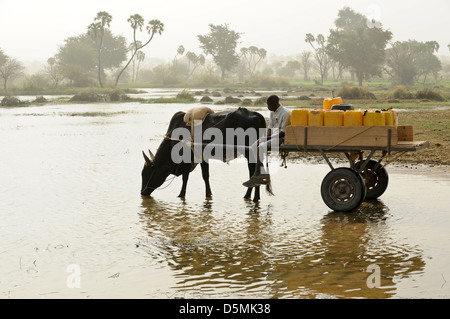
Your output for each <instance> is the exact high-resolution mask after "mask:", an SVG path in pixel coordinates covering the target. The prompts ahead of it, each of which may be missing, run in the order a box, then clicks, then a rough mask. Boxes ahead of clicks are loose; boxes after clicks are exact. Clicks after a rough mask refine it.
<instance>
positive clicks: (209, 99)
mask: <svg viewBox="0 0 450 319" xmlns="http://www.w3.org/2000/svg"><path fill="white" fill-rule="evenodd" d="M200 102H202V103H212V102H213V99H212V98H210V97H209V96H208V95H204V96H203V97H202V98H201V99H200Z"/></svg>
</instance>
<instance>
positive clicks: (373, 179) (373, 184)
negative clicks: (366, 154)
mask: <svg viewBox="0 0 450 319" xmlns="http://www.w3.org/2000/svg"><path fill="white" fill-rule="evenodd" d="M362 163H363V162H356V163H355V170H356V171H358V170H359V168H360V167H361V166H360V165H362ZM377 163H378V162H377V161H376V160H372V159H371V160H369V162H368V163H367V165H366V167H365V168H364V170H363V171H362V172H361V175H362V177H363V179H364V183H365V184H366V192H367V194H366V199H377V198H378V197H380V196H381V195H382V194H383V193H384V191H385V190H386V188H387V187H388V183H389V176H388V173H387V170H386V169H385V168H384V167H383V166H382V165H381V164H380V165H378V167H377V169H375V170H374V167H375V165H376V164H377Z"/></svg>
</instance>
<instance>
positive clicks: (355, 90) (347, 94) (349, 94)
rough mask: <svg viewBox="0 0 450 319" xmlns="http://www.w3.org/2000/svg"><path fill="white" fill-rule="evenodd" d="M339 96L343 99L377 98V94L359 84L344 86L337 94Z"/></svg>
mask: <svg viewBox="0 0 450 319" xmlns="http://www.w3.org/2000/svg"><path fill="white" fill-rule="evenodd" d="M337 95H338V96H340V97H342V98H343V99H349V100H352V99H361V100H366V99H369V100H376V99H377V98H376V96H375V94H373V93H372V92H370V91H369V90H368V89H366V88H363V87H359V86H353V87H350V86H345V87H343V88H342V89H341V90H340V91H339V92H338V94H337Z"/></svg>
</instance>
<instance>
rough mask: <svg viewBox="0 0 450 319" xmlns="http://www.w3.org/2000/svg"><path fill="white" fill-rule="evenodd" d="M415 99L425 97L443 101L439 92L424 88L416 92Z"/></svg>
mask: <svg viewBox="0 0 450 319" xmlns="http://www.w3.org/2000/svg"><path fill="white" fill-rule="evenodd" d="M416 99H427V100H432V101H445V98H444V96H443V95H442V93H441V92H439V91H436V90H433V89H429V88H425V89H422V90H419V91H417V92H416Z"/></svg>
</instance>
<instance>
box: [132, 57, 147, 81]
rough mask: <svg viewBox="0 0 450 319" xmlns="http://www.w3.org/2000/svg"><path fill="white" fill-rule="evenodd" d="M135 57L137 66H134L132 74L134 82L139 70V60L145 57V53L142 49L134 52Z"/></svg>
mask: <svg viewBox="0 0 450 319" xmlns="http://www.w3.org/2000/svg"><path fill="white" fill-rule="evenodd" d="M136 59H137V62H138V63H137V66H136V75H135V76H134V82H136V80H137V77H138V72H139V66H140V65H141V62H142V61H144V59H145V53H144V52H142V51H139V52H138V53H136Z"/></svg>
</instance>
